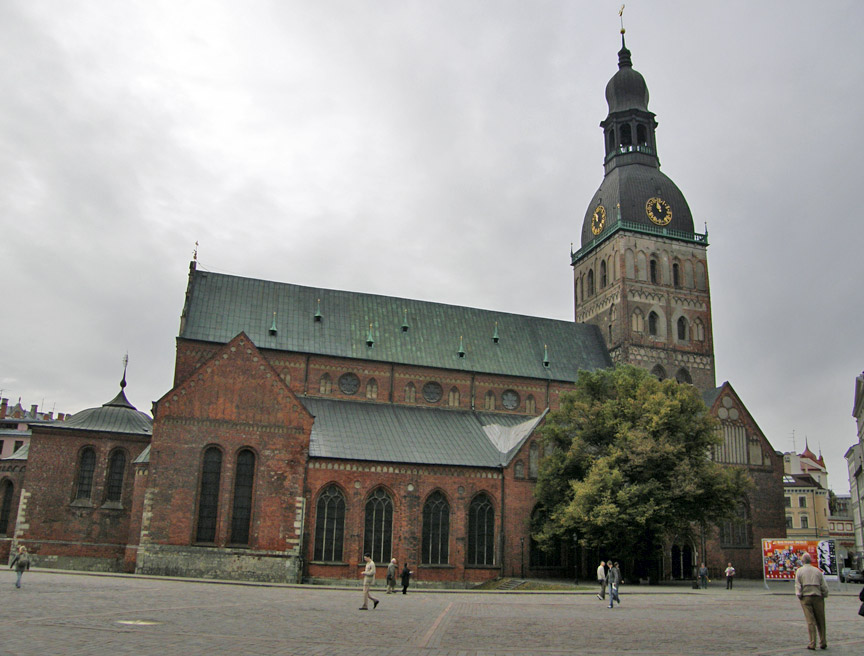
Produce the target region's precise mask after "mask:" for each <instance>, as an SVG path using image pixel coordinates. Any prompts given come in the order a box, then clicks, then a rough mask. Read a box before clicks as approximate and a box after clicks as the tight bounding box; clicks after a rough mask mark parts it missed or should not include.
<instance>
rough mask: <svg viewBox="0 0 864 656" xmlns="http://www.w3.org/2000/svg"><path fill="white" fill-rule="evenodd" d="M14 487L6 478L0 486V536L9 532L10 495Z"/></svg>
mask: <svg viewBox="0 0 864 656" xmlns="http://www.w3.org/2000/svg"><path fill="white" fill-rule="evenodd" d="M14 491H15V486H14V485H12V481H10V480H9V479H8V478H7V479H6V480H5V481H3V483H2V484H0V535H6V534H7V533H8V532H9V515H11V514H12V494H13V493H14Z"/></svg>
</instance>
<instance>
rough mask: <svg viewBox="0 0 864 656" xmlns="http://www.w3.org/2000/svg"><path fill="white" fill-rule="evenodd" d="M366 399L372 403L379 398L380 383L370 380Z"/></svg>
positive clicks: (367, 384)
mask: <svg viewBox="0 0 864 656" xmlns="http://www.w3.org/2000/svg"><path fill="white" fill-rule="evenodd" d="M366 398H367V399H369V400H370V401H375V400H376V399H377V398H378V381H377V380H375V379H374V378H370V379H369V382H368V383H366Z"/></svg>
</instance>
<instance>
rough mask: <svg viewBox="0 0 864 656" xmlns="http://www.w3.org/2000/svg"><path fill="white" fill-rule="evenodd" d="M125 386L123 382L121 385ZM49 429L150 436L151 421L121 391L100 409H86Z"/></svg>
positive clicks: (151, 429) (52, 424) (151, 430)
mask: <svg viewBox="0 0 864 656" xmlns="http://www.w3.org/2000/svg"><path fill="white" fill-rule="evenodd" d="M123 384H124V385H125V381H124V383H123ZM50 426H51V428H62V429H65V430H87V431H100V432H104V433H126V434H134V435H151V434H152V433H153V420H152V419H151V418H150V416H149V415H147V414H144V413H143V412H139V411H138V410H136V409H135V406H133V405H132V404H131V403H129V401H128V399H127V398H126V394H125V393H124V392H123V390H122V389H121V390H120V393H119V394H118V395H117V396H115V397H114V398H113V399H111V400H110V401H108V403H105V404H104V405H103V406H102V407H101V408H88V409H87V410H82V411H81V412H76V413H75V414H74V415H72V416H70V417H67V418H66V420H65V421H55V422H53V423H51V424H50Z"/></svg>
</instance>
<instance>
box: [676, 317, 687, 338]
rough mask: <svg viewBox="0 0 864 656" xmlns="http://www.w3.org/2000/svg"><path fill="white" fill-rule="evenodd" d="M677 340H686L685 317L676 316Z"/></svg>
mask: <svg viewBox="0 0 864 656" xmlns="http://www.w3.org/2000/svg"><path fill="white" fill-rule="evenodd" d="M677 323H678V340H679V341H682V342H683V341H686V340H687V319H685V318H684V317H678V322H677Z"/></svg>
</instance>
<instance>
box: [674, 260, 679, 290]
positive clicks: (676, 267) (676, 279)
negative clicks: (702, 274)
mask: <svg viewBox="0 0 864 656" xmlns="http://www.w3.org/2000/svg"><path fill="white" fill-rule="evenodd" d="M672 285H673V286H674V287H680V286H681V267H680V266H679V264H678V263H677V262H675V263H674V264H673V265H672Z"/></svg>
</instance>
